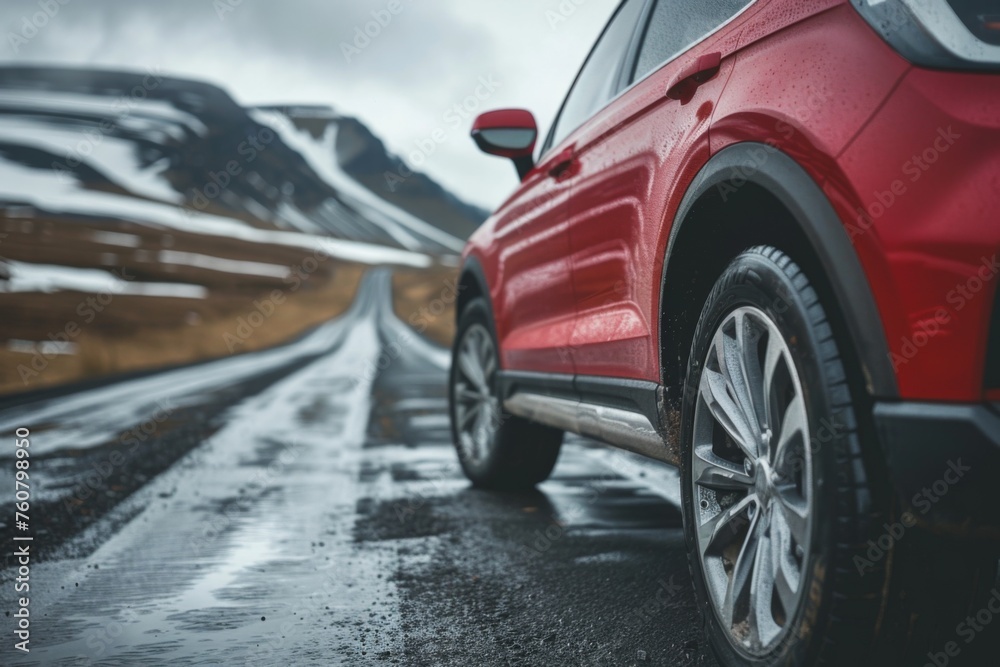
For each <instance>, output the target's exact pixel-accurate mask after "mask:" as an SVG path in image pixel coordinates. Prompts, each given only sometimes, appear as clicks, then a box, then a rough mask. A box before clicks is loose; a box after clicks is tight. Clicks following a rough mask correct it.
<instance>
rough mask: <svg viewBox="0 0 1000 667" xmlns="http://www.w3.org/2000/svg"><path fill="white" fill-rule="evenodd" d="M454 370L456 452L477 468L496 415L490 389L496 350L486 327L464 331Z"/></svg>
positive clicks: (485, 453) (489, 442) (488, 444)
mask: <svg viewBox="0 0 1000 667" xmlns="http://www.w3.org/2000/svg"><path fill="white" fill-rule="evenodd" d="M455 369H456V372H455V388H454V389H455V425H456V429H455V430H456V432H457V433H458V450H459V454H460V455H461V456H462V458H463V459H464V460H465V461H466V462H467V463H470V464H472V465H478V464H480V463H482V462H483V461H484V460H485V459H486V458H487V457H488V456H489V454H490V449H491V447H492V444H493V437H494V435H495V434H496V430H497V425H498V424H497V415H498V414H499V402H498V400H497V398H496V395H495V393H494V389H493V387H494V376H495V375H496V371H497V362H496V348H495V347H494V346H493V337H492V336H490V332H489V331H487V330H486V327H484V326H483V325H481V324H473V325H472V326H470V327H469V328H468V329H466V330H465V334H464V335H463V336H462V340H461V342H460V343H459V346H458V352H457V354H456V356H455Z"/></svg>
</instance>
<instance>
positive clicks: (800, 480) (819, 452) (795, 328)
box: [681, 247, 881, 666]
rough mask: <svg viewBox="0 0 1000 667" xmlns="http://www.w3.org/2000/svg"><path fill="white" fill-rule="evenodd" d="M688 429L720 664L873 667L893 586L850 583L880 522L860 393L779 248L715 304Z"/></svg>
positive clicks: (743, 263) (687, 410) (699, 590)
mask: <svg viewBox="0 0 1000 667" xmlns="http://www.w3.org/2000/svg"><path fill="white" fill-rule="evenodd" d="M682 432H683V436H682V437H683V438H684V440H683V442H684V445H685V446H684V447H683V448H682V457H683V465H682V471H681V473H682V493H683V505H684V506H683V510H684V518H685V524H686V534H687V539H688V551H689V559H690V564H691V569H692V574H693V578H694V582H695V591H696V596H697V599H698V603H699V609H700V611H701V613H702V620H703V623H704V626H705V632H706V634H707V636H708V638H709V641H710V643H711V644H712V647H713V649H714V651H715V653H716V655H717V656H718V658H719V660H720V662H722V664H724V665H729V666H736V665H740V666H743V665H819V664H830V662H831V657H832V656H833V655H834V654H836V656H837V657H836V658H835V662H836V663H837V664H839V663H840V662H842V661H844V660H846V659H848V658H849V656H852V655H853V656H856V657H857V658H861V657H862V656H864V654H865V653H864V650H865V648H866V647H868V648H870V638H871V636H872V631H873V628H874V626H875V622H876V617H877V613H878V597H879V595H878V594H879V590H880V586H881V580H880V577H879V576H878V574H877V573H873V574H872V575H871V576H870V577H867V578H861V577H858V576H857V575H856V573H855V574H852V573H851V570H852V568H853V566H852V561H851V557H852V555H854V553H855V551H854V549H855V545H857V544H859V543H863V542H864V540H863V539H862V536H863V535H866V534H867V532H866V531H867V530H868V527H869V524H870V523H871V518H872V503H871V494H870V493H869V488H868V483H869V482H868V479H867V477H866V471H865V467H864V465H863V463H862V458H861V445H860V438H859V434H858V426H857V420H856V419H855V414H854V408H853V401H852V396H851V391H850V388H849V386H848V384H847V380H846V376H845V373H844V367H843V363H842V361H841V355H840V351H839V349H838V347H837V343H836V341H835V340H834V337H833V333H832V331H831V328H830V326H829V324H828V322H827V319H826V313H825V311H824V309H823V306H822V304H821V303H820V302H819V299H818V297H817V295H816V292H815V291H814V290H813V288H812V287H811V285H810V284H809V281H808V279H807V278H806V276H805V275H804V274H803V273H802V272H801V270H799V268H798V267H797V266H796V265H795V264H794V263H793V262H792V261H791V260H790V259H789V258H788V257H787V256H785V255H784V254H782V253H781V252H779V251H778V250H775V249H774V248H763V247H762V248H754V249H752V250H749V251H747V252H745V253H743V254H742V255H741V256H740V257H738V258H737V259H736V260H735V261H734V262H733V263H732V264H731V265H730V266H729V268H728V269H727V270H726V271H725V273H724V274H723V276H722V277H721V278H720V279H719V281H718V282H717V283H716V285H715V288H714V289H713V290H712V292H711V294H710V295H709V298H708V300H707V302H706V304H705V306H704V310H703V311H702V315H701V319H700V321H699V325H698V328H697V330H696V333H695V337H694V342H693V346H692V352H691V356H690V362H689V366H688V373H687V383H686V387H685V392H684V405H683V416H682ZM841 619H844V620H841ZM846 619H850V620H846ZM866 633H867V637H868V640H867V641H866V640H865V637H866ZM862 662H863V661H862Z"/></svg>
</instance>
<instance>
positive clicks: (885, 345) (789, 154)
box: [459, 0, 1000, 524]
mask: <svg viewBox="0 0 1000 667" xmlns="http://www.w3.org/2000/svg"><path fill="white" fill-rule="evenodd" d="M706 58H707V59H708V60H709V61H711V60H712V59H715V63H714V68H712V69H711V70H710V71H709V76H707V77H705V78H706V79H707V80H705V81H701V82H698V84H700V85H694V86H692V87H691V88H689V89H683V90H681V89H678V88H677V86H678V84H680V83H683V82H684V81H686V80H687V78H686V77H688V76H689V75H690V74H691V72H692V71H697V65H698V64H699V63H700V62H701V61H703V60H704V59H706ZM693 67H694V68H695V69H694V70H693V69H692V68H693ZM623 88H624V90H623V91H621V92H619V94H617V95H616V96H614V97H613V99H612V100H611V101H610V102H609V103H607V104H606V105H605V106H603V107H602V108H601V109H600V110H599V111H598V112H597V113H596V115H593V116H592V117H590V118H589V120H587V121H586V122H584V123H583V124H582V125H581V126H580V127H578V128H576V129H575V130H574V131H572V132H571V133H569V134H568V135H567V136H566V137H565V138H564V139H562V140H561V141H559V142H558V143H556V144H555V145H546V146H544V147H543V149H542V155H541V157H540V159H539V160H538V161H537V164H535V165H534V166H533V168H531V169H530V171H528V172H527V173H526V174H525V175H524V178H523V182H522V183H521V184H520V186H519V187H518V188H517V190H516V191H515V192H514V193H513V194H512V195H511V196H510V198H509V199H508V200H507V201H506V202H505V203H504V204H503V205H502V206H501V207H500V208H499V210H497V211H496V213H495V214H494V215H493V216H492V217H491V218H490V219H489V221H488V222H487V223H486V224H485V225H483V227H482V228H481V229H479V230H478V231H477V232H476V233H475V234H474V235H473V237H472V239H471V240H470V242H469V244H468V246H467V248H466V250H465V253H464V258H463V259H464V269H463V278H462V280H463V285H464V287H465V288H466V289H465V292H464V294H463V297H462V298H463V299H465V300H466V301H467V300H468V299H469V298H471V297H472V296H477V295H488V297H489V300H490V302H491V304H492V312H493V316H494V319H495V322H494V323H493V324H494V327H495V331H496V337H497V340H498V344H499V354H500V360H501V366H502V369H503V370H504V371H505V372H507V373H514V374H517V373H520V372H523V373H533V374H539V373H541V374H548V375H552V376H554V377H562V378H576V379H577V381H578V382H579V381H580V379H582V378H584V379H586V380H587V381H590V382H600V380H601V379H602V378H614V379H616V381H622V380H626V381H638V382H641V383H648V384H649V385H650V386H656V387H657V388H659V389H660V390H661V391H662V393H663V395H662V402H663V403H664V404H665V405H666V408H667V411H668V412H669V408H670V406H671V404H672V403H673V404H675V403H676V401H677V400H678V399H679V396H680V393H681V385H682V383H683V372H684V371H683V369H684V368H685V361H686V356H687V354H688V350H689V349H690V345H691V332H692V330H693V328H694V320H695V319H696V317H697V313H698V312H700V309H701V304H702V301H703V299H704V296H705V295H706V294H707V292H708V290H709V289H710V287H711V284H712V282H713V281H714V280H715V278H716V277H717V276H718V275H719V274H720V273H721V271H722V268H723V267H724V266H725V263H726V262H727V261H729V260H730V259H731V258H732V257H733V256H735V254H737V253H738V252H739V251H740V250H742V249H743V248H745V247H747V246H749V245H752V244H754V243H760V242H773V243H774V244H775V245H778V246H783V247H786V248H791V249H792V252H793V253H797V254H798V256H799V257H800V261H801V262H802V263H803V264H805V265H807V266H809V267H811V273H812V275H811V276H810V279H811V280H813V281H814V282H816V283H817V284H819V285H820V286H821V289H822V290H823V291H824V293H825V295H826V297H827V298H828V299H829V300H830V301H831V302H832V303H834V304H836V313H835V317H834V318H833V320H834V328H835V330H836V332H837V333H838V334H839V335H840V337H841V338H842V339H843V340H844V341H845V345H846V346H847V347H848V348H849V349H850V350H851V356H852V357H853V358H854V360H855V362H856V363H855V364H853V366H854V368H853V370H852V371H851V372H853V373H854V374H855V377H854V381H855V383H856V384H857V385H858V386H859V387H860V388H861V390H862V393H863V394H864V395H865V396H866V397H867V400H868V401H870V403H869V406H870V410H871V413H870V414H871V415H874V417H873V419H874V421H875V422H876V423H877V429H878V430H879V433H880V434H881V436H882V440H883V446H884V448H885V450H886V451H887V455H888V457H889V459H890V466H891V467H893V470H894V473H895V474H896V475H897V478H898V479H899V480H900V481H899V482H898V484H899V487H900V495H901V496H903V497H907V496H908V494H909V492H910V490H911V489H913V488H917V489H918V488H919V485H920V483H921V482H922V480H924V479H926V478H928V476H929V475H932V474H933V473H932V472H931V471H930V470H928V469H926V468H927V466H926V465H924V464H923V463H920V462H919V460H918V459H919V457H911V456H910V454H911V453H912V452H913V451H914V446H913V445H912V443H910V442H909V440H910V439H911V436H912V435H913V434H914V433H920V432H923V433H925V434H932V436H933V437H932V436H930V435H929V436H928V438H925V440H927V439H936V440H941V439H944V440H951V441H954V440H956V439H958V440H963V441H968V442H970V443H971V444H969V447H970V448H972V447H979V446H980V445H983V444H984V443H985V445H986V450H988V452H989V456H990V457H994V456H995V455H996V449H997V446H1000V426H998V425H1000V411H998V410H997V407H996V403H995V402H996V401H998V400H1000V349H998V348H1000V324H998V323H997V319H998V314H997V313H998V310H1000V309H998V308H997V305H996V304H997V301H998V296H997V294H998V292H997V285H998V283H1000V276H998V271H1000V266H998V264H997V253H998V250H1000V213H998V212H1000V113H998V112H997V110H998V109H1000V78H998V76H997V75H996V74H995V73H994V72H990V71H983V72H975V71H948V70H940V69H930V68H924V67H919V66H916V65H914V64H911V62H909V61H908V60H907V59H906V58H904V57H903V56H902V55H900V53H898V52H897V51H896V50H895V49H894V48H893V47H892V46H890V45H889V44H888V43H887V42H886V40H885V39H883V38H882V36H880V35H879V34H878V33H877V32H876V30H874V29H873V28H872V26H871V25H870V24H869V23H868V22H866V20H865V19H864V18H863V17H862V16H861V15H860V14H859V12H858V11H857V10H856V9H855V8H854V7H852V5H851V3H850V2H849V1H848V0H815V1H812V2H808V3H803V2H795V1H793V0H757V1H755V2H751V3H749V4H748V6H747V7H745V8H744V9H743V11H741V12H740V13H738V14H737V15H736V16H735V17H734V18H733V19H732V20H730V21H729V22H728V23H726V24H725V25H724V26H722V27H721V28H720V29H718V30H716V31H715V32H713V33H711V34H710V35H709V36H708V37H707V38H704V39H703V40H702V41H700V42H698V43H697V44H696V45H694V46H693V47H692V48H690V49H688V50H687V51H686V52H685V53H683V54H682V55H681V56H679V57H677V58H676V59H674V60H673V61H671V62H668V63H666V64H665V65H662V66H661V67H659V68H658V69H656V70H655V71H653V72H652V73H651V74H649V75H648V76H646V77H645V78H642V79H641V80H639V81H638V82H635V83H631V84H628V85H624V86H623ZM681 88H683V86H682V87H681ZM668 91H670V94H666V93H667V92H668ZM678 91H679V94H674V93H678ZM520 120H523V118H521V119H520ZM755 211H757V212H761V213H759V216H758V217H760V219H756V218H755V217H754V212H755ZM767 216H772V217H771V218H767ZM765 218H767V219H765ZM772 219H773V220H774V221H778V222H774V223H773V224H772V222H771V221H770V220H772ZM459 305H460V307H461V303H460V304H459ZM644 386H645V385H644ZM939 409H940V410H943V412H941V413H940V414H937V413H936V412H935V411H936V410H939ZM932 417H933V419H931V418H932ZM666 419H668V420H669V419H670V417H669V416H667V417H666ZM928 420H930V421H928ZM661 422H662V419H661ZM927 446H928V447H933V445H927ZM967 454H969V452H967ZM970 455H971V454H970ZM991 460H992V459H991ZM893 461H894V462H893ZM955 495H956V496H957V495H958V494H955ZM969 502H971V500H970V501H969ZM954 503H955V505H954V506H953V508H952V511H951V512H950V516H949V517H948V518H947V521H950V522H952V523H953V524H954V522H958V521H964V516H965V515H964V512H965V510H966V509H967V508H966V507H965V505H967V504H968V503H966V502H964V501H962V500H959V499H955V500H954ZM944 514H945V515H948V514H949V511H947V510H946V511H945V512H944Z"/></svg>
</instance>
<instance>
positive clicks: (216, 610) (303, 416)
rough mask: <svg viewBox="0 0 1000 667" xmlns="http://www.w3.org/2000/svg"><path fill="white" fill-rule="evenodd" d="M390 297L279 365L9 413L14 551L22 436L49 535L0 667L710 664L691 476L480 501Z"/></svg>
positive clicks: (2, 416) (576, 445)
mask: <svg viewBox="0 0 1000 667" xmlns="http://www.w3.org/2000/svg"><path fill="white" fill-rule="evenodd" d="M390 303H391V301H390V274H389V273H388V272H387V271H385V270H375V271H372V272H370V273H369V275H368V276H367V277H366V278H365V280H364V281H363V283H362V286H361V288H360V291H359V293H358V296H357V298H356V300H355V303H354V305H353V306H352V308H351V309H350V311H349V312H348V313H346V314H345V315H344V316H343V317H341V318H339V319H338V320H336V321H334V322H331V323H329V324H327V325H324V326H322V327H320V328H319V329H317V330H315V331H314V332H312V333H311V334H309V335H308V336H306V337H305V338H303V339H301V340H299V341H297V342H296V343H293V344H291V345H288V346H285V347H283V348H281V349H276V350H272V351H268V352H264V353H258V354H253V355H245V356H238V357H233V358H230V359H226V360H223V361H219V362H214V363H209V364H204V365H199V366H192V367H189V368H183V369H179V370H174V371H171V372H167V373H161V374H157V375H152V376H147V377H142V378H137V379H133V380H129V381H126V382H122V383H118V384H115V385H111V386H105V387H98V388H94V389H91V390H89V391H85V392H79V393H76V394H73V395H69V396H62V397H54V398H53V397H49V398H46V399H45V400H38V401H35V402H32V403H27V404H22V405H14V406H10V407H8V408H7V409H5V410H4V411H2V412H0V432H2V433H4V434H6V435H5V436H4V437H5V438H6V439H7V444H6V445H5V446H4V448H3V449H2V450H0V489H7V491H6V493H8V494H9V495H10V496H11V497H10V499H9V501H5V502H9V503H10V506H9V507H8V509H10V511H9V512H8V511H7V510H6V509H5V510H4V511H3V512H0V521H4V522H8V523H5V524H3V525H2V526H0V538H2V539H3V542H4V549H5V552H8V549H7V547H8V545H10V544H15V543H14V542H13V538H14V537H15V536H16V535H19V534H22V533H18V532H17V531H16V529H15V527H14V525H13V516H12V515H13V507H12V506H13V503H14V498H13V492H11V491H10V490H11V489H13V488H14V479H13V477H14V458H13V451H14V442H13V440H14V437H13V432H14V430H15V429H16V428H18V427H25V428H29V429H30V430H31V432H32V433H31V459H30V460H31V468H30V470H31V478H30V481H31V484H32V489H31V494H32V496H31V513H30V514H31V527H30V530H29V533H30V534H31V535H32V536H33V537H34V540H33V541H32V542H31V543H30V545H31V546H30V548H31V554H32V561H31V569H30V605H29V609H30V644H29V647H30V653H22V652H20V651H17V650H15V649H14V643H15V642H16V641H18V640H17V638H16V637H15V635H14V634H13V630H14V624H15V620H16V619H15V618H14V616H13V614H14V613H15V612H16V610H17V608H18V604H17V600H16V599H15V598H16V597H18V596H20V595H23V593H22V594H17V595H15V593H14V585H15V581H14V578H15V577H16V576H17V572H16V570H15V568H14V566H15V565H16V563H15V562H14V559H13V558H12V557H10V556H8V557H7V561H6V567H5V569H4V570H3V571H2V574H0V579H2V582H0V602H2V603H3V605H2V606H3V610H4V611H5V612H6V613H5V615H4V616H3V617H2V621H3V632H2V634H0V637H2V639H0V641H3V644H2V645H0V663H2V664H16V665H62V664H65V665H79V664H84V665H86V664H95V665H96V664H100V665H154V664H163V665H167V664H169V665H220V664H223V665H274V664H316V665H339V664H344V665H354V664H358V665H364V664H401V665H462V666H465V665H553V664H574V665H633V664H635V665H645V664H662V665H694V664H697V665H714V664H715V663H714V661H713V660H712V659H711V658H710V657H709V656H708V655H707V650H706V647H705V646H704V644H703V642H702V640H701V637H700V633H699V630H698V628H697V626H696V621H695V610H694V603H693V597H692V592H691V588H690V580H689V576H688V571H687V565H686V560H685V549H684V542H683V536H682V532H681V525H680V524H681V521H680V514H679V511H678V508H677V504H676V498H677V493H678V491H677V479H676V474H675V473H674V472H673V471H672V470H670V469H668V468H665V467H661V466H659V465H658V464H653V463H648V462H645V461H642V460H641V459H638V458H636V457H632V456H631V455H628V454H624V453H619V452H616V451H612V450H608V449H604V448H602V447H599V446H596V445H594V444H593V443H589V442H586V441H584V440H582V439H578V438H573V439H568V440H567V445H566V446H564V448H563V452H562V455H561V458H560V461H559V463H558V465H557V467H556V470H555V473H554V475H553V478H552V479H551V480H550V481H548V482H546V483H544V484H542V485H541V486H540V487H539V489H538V490H537V491H533V492H530V493H517V494H513V493H495V492H488V491H481V490H476V489H472V488H470V486H469V485H468V483H467V482H466V481H465V479H464V478H463V477H462V476H461V472H460V470H459V469H458V466H457V462H456V459H455V455H454V452H453V450H452V447H451V445H450V442H449V440H450V438H449V434H448V420H447V414H446V403H447V401H446V398H445V384H444V383H445V375H446V368H447V363H448V354H447V352H446V351H445V350H442V349H440V348H437V347H435V346H433V345H431V344H430V343H427V342H426V341H424V340H423V339H421V338H419V337H418V336H416V335H415V334H414V333H413V332H412V331H410V330H409V329H408V328H407V327H405V325H403V324H402V323H401V322H400V321H399V320H398V319H396V317H395V316H394V315H393V313H392V310H391V307H390ZM8 514H10V515H11V516H10V517H8ZM19 544H20V543H19Z"/></svg>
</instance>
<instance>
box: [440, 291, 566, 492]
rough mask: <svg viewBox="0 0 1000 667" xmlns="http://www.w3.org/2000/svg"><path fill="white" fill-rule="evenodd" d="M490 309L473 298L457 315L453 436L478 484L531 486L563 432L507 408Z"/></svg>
mask: <svg viewBox="0 0 1000 667" xmlns="http://www.w3.org/2000/svg"><path fill="white" fill-rule="evenodd" d="M488 307H489V306H488V305H487V303H486V301H485V300H484V299H474V300H472V301H471V302H470V303H469V305H468V306H466V308H465V310H464V311H463V312H462V314H461V316H460V318H459V323H458V333H457V336H456V338H455V346H454V348H453V350H452V364H451V375H450V382H449V399H450V408H451V427H452V436H453V438H454V442H455V448H456V449H457V451H458V458H459V461H460V462H461V465H462V470H463V471H464V472H465V475H466V477H468V478H469V479H470V480H471V481H472V482H473V483H474V484H475V485H476V486H481V487H485V488H505V489H511V488H527V487H531V486H534V485H535V484H538V483H539V482H542V481H544V480H545V479H547V478H548V476H549V474H550V473H551V472H552V468H553V467H554V466H555V464H556V459H557V458H558V457H559V449H560V447H561V445H562V437H563V434H562V431H559V430H556V429H553V428H549V427H547V426H542V425H540V424H535V423H533V422H529V421H526V420H524V419H521V418H520V417H515V416H514V415H511V414H509V413H507V412H506V411H504V409H503V406H502V404H501V398H500V395H499V391H498V381H497V380H498V378H497V371H498V370H499V356H498V354H497V344H496V338H495V336H494V335H493V331H492V330H491V328H490V318H489V311H488Z"/></svg>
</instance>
